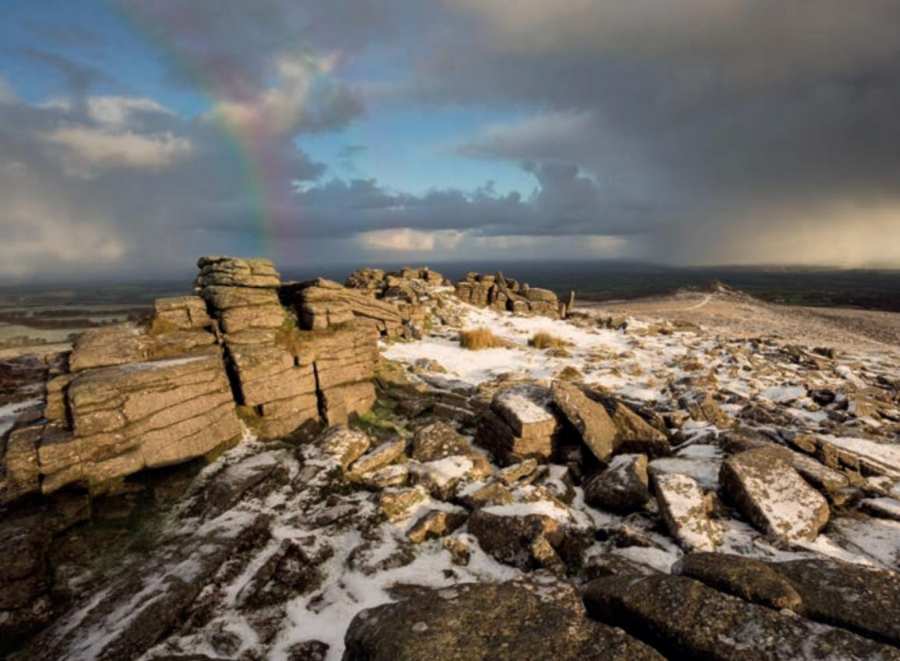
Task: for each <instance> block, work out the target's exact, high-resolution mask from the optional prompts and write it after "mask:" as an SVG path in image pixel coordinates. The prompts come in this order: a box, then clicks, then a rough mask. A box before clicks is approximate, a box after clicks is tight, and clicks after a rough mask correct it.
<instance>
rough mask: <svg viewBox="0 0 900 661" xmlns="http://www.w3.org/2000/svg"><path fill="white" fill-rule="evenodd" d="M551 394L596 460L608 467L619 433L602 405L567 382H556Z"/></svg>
mask: <svg viewBox="0 0 900 661" xmlns="http://www.w3.org/2000/svg"><path fill="white" fill-rule="evenodd" d="M551 394H552V397H553V402H554V403H555V404H556V406H557V408H558V409H559V410H560V411H561V412H562V414H563V415H564V416H565V418H566V420H568V421H569V423H570V424H571V425H572V426H573V427H574V428H575V429H576V430H577V431H578V433H579V434H580V435H581V439H582V440H583V441H584V444H585V445H587V446H588V448H589V449H590V451H591V452H592V453H593V454H594V456H595V457H597V459H599V460H600V461H601V462H604V463H606V462H607V461H608V460H609V457H610V455H611V454H612V453H613V451H614V450H615V449H616V435H617V433H618V431H617V429H616V425H615V423H614V422H613V420H612V418H610V416H609V414H608V413H607V412H606V409H605V408H604V407H603V405H602V404H600V403H598V402H595V401H593V400H591V399H589V398H588V397H587V396H586V395H585V394H584V393H583V392H582V391H581V390H580V389H579V388H578V387H577V386H574V385H572V384H571V383H567V382H565V381H554V382H553V385H552V387H551Z"/></svg>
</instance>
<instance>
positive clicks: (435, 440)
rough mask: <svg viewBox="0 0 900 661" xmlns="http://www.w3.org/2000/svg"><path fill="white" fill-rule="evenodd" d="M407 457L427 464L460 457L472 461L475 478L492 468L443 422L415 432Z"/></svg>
mask: <svg viewBox="0 0 900 661" xmlns="http://www.w3.org/2000/svg"><path fill="white" fill-rule="evenodd" d="M409 456H410V458H412V459H415V460H416V461H421V462H429V461H436V460H438V459H445V458H447V457H453V456H462V457H466V458H467V459H469V460H471V461H472V465H473V472H472V474H473V475H474V476H476V477H486V476H487V475H490V474H491V472H493V470H494V469H493V466H491V462H489V461H488V460H487V459H486V458H485V456H484V455H483V454H482V453H481V452H480V451H479V450H478V449H476V448H475V447H474V446H473V445H472V441H470V440H469V438H468V437H466V436H463V435H462V434H460V433H459V432H458V431H456V430H455V429H453V427H451V426H450V425H448V424H446V423H444V422H434V423H432V424H430V425H428V426H426V427H422V429H420V430H419V431H417V432H416V434H415V436H414V437H413V440H412V443H410V449H409Z"/></svg>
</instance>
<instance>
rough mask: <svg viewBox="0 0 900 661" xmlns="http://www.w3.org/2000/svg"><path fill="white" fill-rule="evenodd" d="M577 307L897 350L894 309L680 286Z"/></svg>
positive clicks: (737, 332)
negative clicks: (772, 299) (820, 304)
mask: <svg viewBox="0 0 900 661" xmlns="http://www.w3.org/2000/svg"><path fill="white" fill-rule="evenodd" d="M579 308H580V309H582V310H585V311H589V312H591V313H592V314H611V315H615V314H628V315H632V316H635V317H637V318H639V319H646V320H664V319H667V320H672V321H675V320H680V321H692V322H695V323H699V324H701V325H703V326H706V327H708V328H711V329H714V330H716V331H717V332H720V333H723V334H726V335H729V336H755V335H773V336H776V337H780V338H782V339H784V340H785V341H793V342H797V343H800V344H807V345H811V346H833V347H836V348H842V349H853V348H861V347H869V348H878V349H881V350H885V349H886V350H890V351H892V352H897V353H900V314H898V313H894V312H875V311H869V310H853V309H846V308H811V307H793V306H785V305H775V304H772V303H766V302H764V301H761V300H759V299H756V298H753V297H752V296H748V295H746V294H742V293H739V292H717V293H713V294H701V293H697V292H683V293H678V294H675V295H672V296H665V297H656V298H642V299H635V300H632V301H607V302H600V303H591V302H585V303H581V304H580V305H579Z"/></svg>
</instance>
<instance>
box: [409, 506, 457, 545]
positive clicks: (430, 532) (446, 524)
mask: <svg viewBox="0 0 900 661" xmlns="http://www.w3.org/2000/svg"><path fill="white" fill-rule="evenodd" d="M466 518H468V515H467V514H466V513H465V512H464V511H463V510H453V511H450V510H431V511H429V512H427V513H425V514H424V515H423V516H422V517H421V518H419V520H418V521H416V522H415V523H414V524H413V525H412V527H411V528H410V529H409V530H408V531H407V533H406V537H407V539H409V541H411V542H412V543H413V544H421V543H422V542H425V541H428V540H429V539H437V538H438V537H443V536H444V535H449V534H450V533H452V532H453V531H454V530H456V529H457V528H459V527H460V526H461V525H462V524H464V523H465V522H466Z"/></svg>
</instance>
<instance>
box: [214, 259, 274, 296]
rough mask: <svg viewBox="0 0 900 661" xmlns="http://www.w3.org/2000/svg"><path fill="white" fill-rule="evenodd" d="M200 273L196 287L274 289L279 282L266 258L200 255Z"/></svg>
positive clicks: (272, 266)
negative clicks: (217, 286)
mask: <svg viewBox="0 0 900 661" xmlns="http://www.w3.org/2000/svg"><path fill="white" fill-rule="evenodd" d="M197 267H198V268H199V269H200V274H199V275H198V276H197V282H196V285H197V287H210V286H216V285H220V286H227V287H260V288H266V289H274V288H276V287H278V285H280V284H281V278H280V276H279V275H278V271H276V270H275V266H274V265H273V264H272V262H271V261H269V260H268V259H242V258H239V257H224V256H223V257H219V256H209V257H201V258H200V259H199V260H198V261H197Z"/></svg>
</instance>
